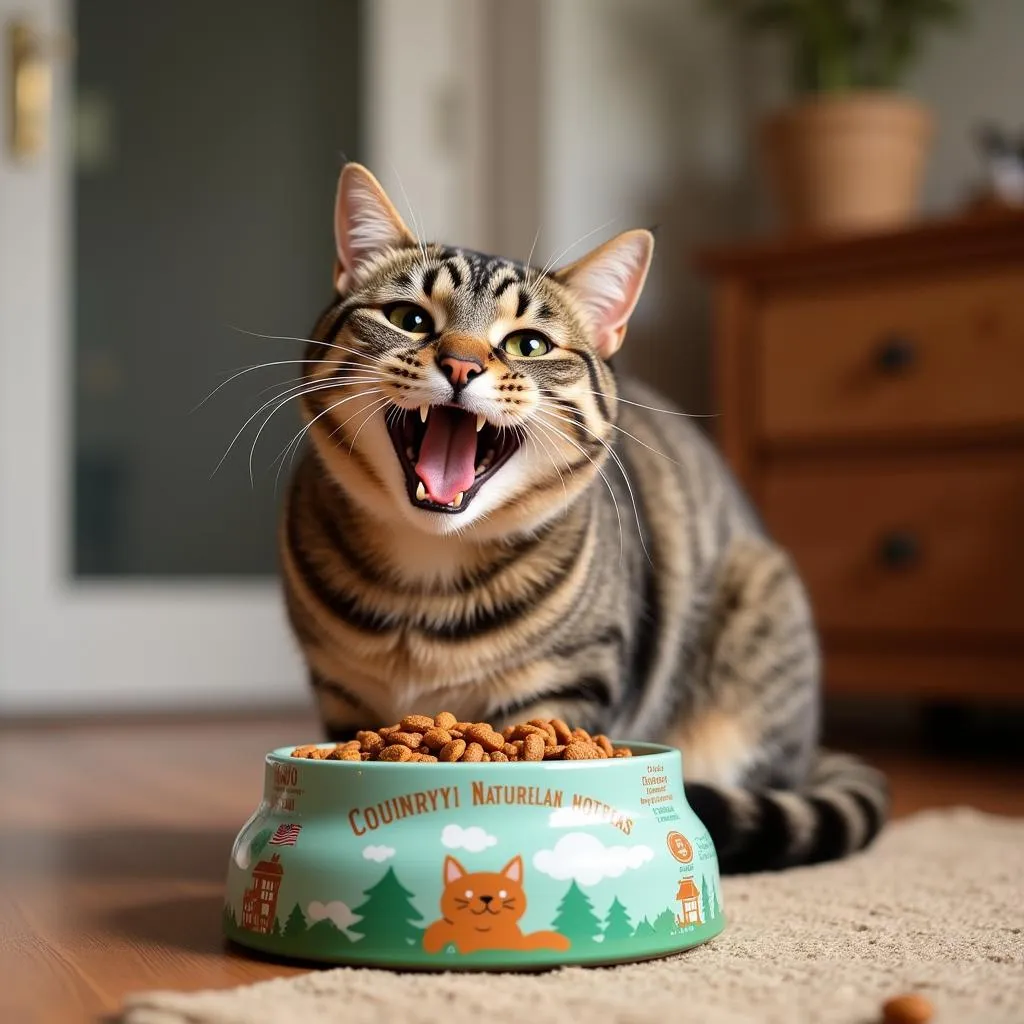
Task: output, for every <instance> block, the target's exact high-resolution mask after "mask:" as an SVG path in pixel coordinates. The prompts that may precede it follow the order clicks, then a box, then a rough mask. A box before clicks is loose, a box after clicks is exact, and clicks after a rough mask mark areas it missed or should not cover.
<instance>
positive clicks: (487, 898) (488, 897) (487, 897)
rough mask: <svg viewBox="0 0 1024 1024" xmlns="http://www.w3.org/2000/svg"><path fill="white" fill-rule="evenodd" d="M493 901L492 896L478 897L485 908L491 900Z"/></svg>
mask: <svg viewBox="0 0 1024 1024" xmlns="http://www.w3.org/2000/svg"><path fill="white" fill-rule="evenodd" d="M493 899H494V897H493V896H481V897H480V902H481V903H482V904H483V905H484V906H485V907H486V906H487V904H488V903H490V902H491V900H493Z"/></svg>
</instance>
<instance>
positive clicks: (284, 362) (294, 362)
mask: <svg viewBox="0 0 1024 1024" xmlns="http://www.w3.org/2000/svg"><path fill="white" fill-rule="evenodd" d="M309 363H320V364H323V365H329V366H345V365H350V366H353V367H356V366H359V365H361V364H359V363H356V362H355V361H353V360H348V359H275V360H273V361H272V362H269V363H253V364H252V365H251V366H245V367H242V369H240V370H237V371H236V372H235V373H233V374H231V376H230V377H228V378H227V380H223V381H221V382H220V383H219V384H218V385H217V386H216V387H215V388H214V389H213V390H212V391H211V392H210V393H209V394H208V395H207V396H206V397H205V398H204V399H203V400H202V401H201V402H200V403H199V404H198V405H197V406H195V407H194V408H193V409H191V410H189V415H191V414H192V413H194V412H196V411H198V410H199V409H201V408H202V407H203V406H204V405H206V403H207V402H208V401H209V400H210V399H211V398H213V396H214V395H215V394H217V392H218V391H220V389H221V388H224V387H227V385H228V384H230V383H231V382H232V381H233V380H237V379H238V378H239V377H243V376H245V374H247V373H252V372H254V371H255V370H264V369H268V368H269V367H271V366H300V365H305V364H309Z"/></svg>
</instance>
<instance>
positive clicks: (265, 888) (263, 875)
mask: <svg viewBox="0 0 1024 1024" xmlns="http://www.w3.org/2000/svg"><path fill="white" fill-rule="evenodd" d="M283 877H284V868H283V867H282V866H281V857H280V855H279V854H276V853H275V854H274V856H273V857H271V858H270V860H261V861H260V862H259V863H258V864H257V865H256V867H254V868H253V869H252V886H251V887H250V888H248V889H246V890H245V894H244V895H243V896H242V927H243V928H245V929H246V930H247V931H250V932H256V933H257V934H258V935H266V934H268V933H269V932H270V930H271V929H272V928H273V927H274V920H275V917H276V913H277V894H278V890H279V889H280V888H281V879H282V878H283Z"/></svg>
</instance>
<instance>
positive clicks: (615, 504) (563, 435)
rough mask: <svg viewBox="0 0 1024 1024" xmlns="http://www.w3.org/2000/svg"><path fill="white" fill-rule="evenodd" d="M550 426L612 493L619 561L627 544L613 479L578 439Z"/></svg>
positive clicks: (543, 412) (546, 414)
mask: <svg viewBox="0 0 1024 1024" xmlns="http://www.w3.org/2000/svg"><path fill="white" fill-rule="evenodd" d="M536 414H537V415H538V416H550V415H551V413H549V412H547V410H545V409H542V408H541V409H538V410H537V413H536ZM559 418H561V417H559ZM548 427H549V429H551V430H553V431H554V432H555V434H557V435H558V436H559V437H561V438H562V440H563V441H565V442H566V443H567V444H570V445H572V447H573V448H575V449H576V450H577V451H578V452H579V453H580V454H581V455H582V456H583V457H584V458H585V459H587V460H588V461H589V462H590V464H591V465H592V466H593V467H594V469H596V470H597V472H598V474H599V475H600V477H601V479H602V480H603V481H604V485H605V487H607V488H608V493H609V494H610V495H611V499H612V508H613V509H615V518H616V520H617V522H618V524H619V561H621V560H622V558H623V556H624V554H625V546H624V540H623V533H622V516H621V515H620V513H619V503H618V500H617V499H616V497H615V489H614V488H613V487H612V485H611V481H610V480H609V479H608V477H607V476H606V475H605V472H604V470H603V469H602V468H601V467H600V466H599V465H598V464H597V463H596V462H595V461H594V459H593V457H592V456H591V454H590V452H588V451H587V450H586V448H584V447H583V446H582V445H580V444H579V443H578V442H577V441H575V440H573V438H571V437H570V436H569V435H568V434H567V433H565V431H564V430H561V429H559V428H558V427H556V426H554V425H553V424H550V423H549V424H548Z"/></svg>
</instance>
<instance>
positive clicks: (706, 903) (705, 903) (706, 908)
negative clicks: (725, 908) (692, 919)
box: [700, 875, 712, 923]
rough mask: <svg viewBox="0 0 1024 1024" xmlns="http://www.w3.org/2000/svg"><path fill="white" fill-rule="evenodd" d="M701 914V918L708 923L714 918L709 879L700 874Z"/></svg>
mask: <svg viewBox="0 0 1024 1024" xmlns="http://www.w3.org/2000/svg"><path fill="white" fill-rule="evenodd" d="M700 916H701V920H702V921H704V922H705V923H707V922H708V921H710V920H711V918H712V913H711V889H710V887H709V886H708V882H707V879H706V878H705V877H704V876H703V875H701V876H700Z"/></svg>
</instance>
